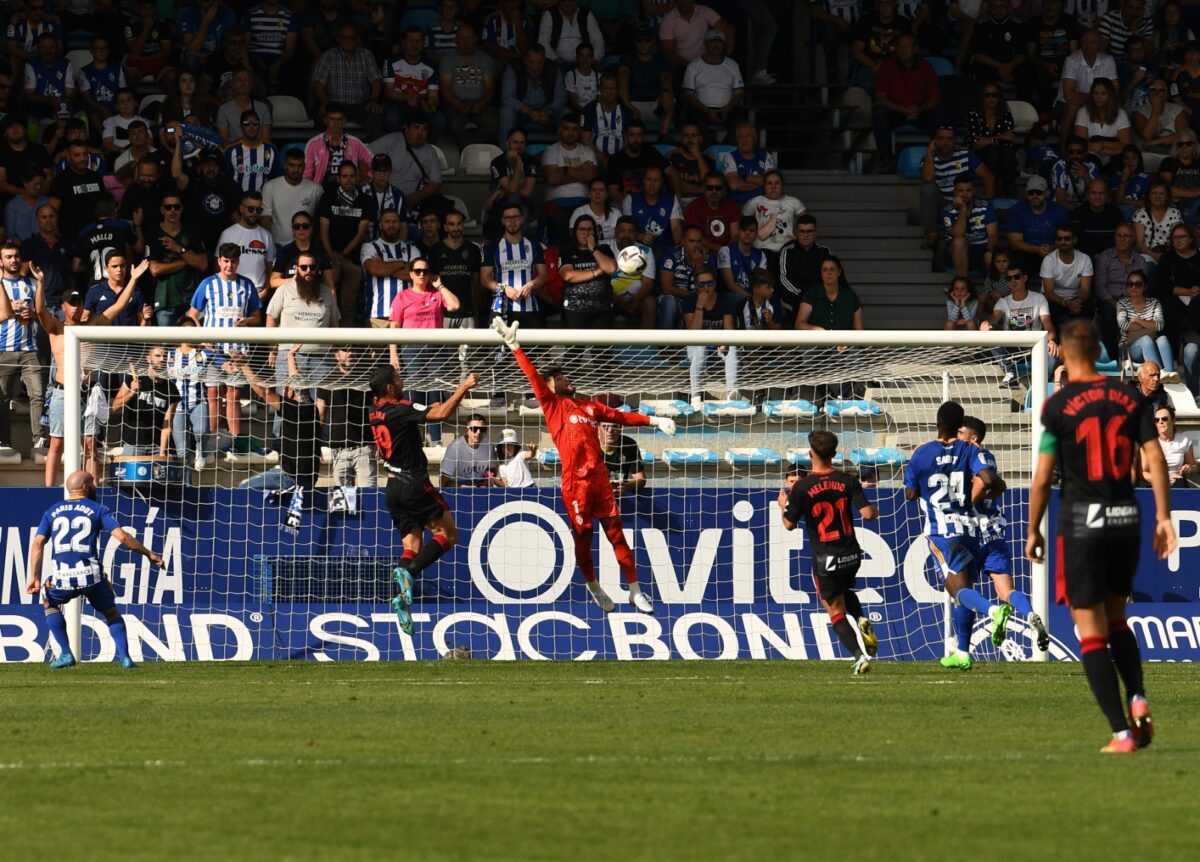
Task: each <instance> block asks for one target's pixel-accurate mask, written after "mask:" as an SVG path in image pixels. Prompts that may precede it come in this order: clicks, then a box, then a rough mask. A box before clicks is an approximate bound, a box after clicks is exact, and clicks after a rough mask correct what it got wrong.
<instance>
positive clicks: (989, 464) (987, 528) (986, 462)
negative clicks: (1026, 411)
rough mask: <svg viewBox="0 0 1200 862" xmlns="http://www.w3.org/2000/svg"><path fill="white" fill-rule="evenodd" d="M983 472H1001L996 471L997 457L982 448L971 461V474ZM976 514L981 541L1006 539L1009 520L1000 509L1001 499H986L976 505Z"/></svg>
mask: <svg viewBox="0 0 1200 862" xmlns="http://www.w3.org/2000/svg"><path fill="white" fill-rule="evenodd" d="M983 470H993V471H995V472H996V473H997V475H998V474H999V472H1000V471H999V470H997V469H996V456H995V455H993V454H992V453H991V451H990V450H988V449H984V448H983V447H980V448H979V450H978V451H977V452H976V453H975V456H974V458H972V460H971V473H972V475H974V474H976V473H980V472H982V471H983ZM975 513H976V514H977V515H978V516H979V538H980V541H982V542H992V541H995V540H997V539H1002V538H1004V530H1005V528H1006V527H1007V526H1008V519H1007V518H1005V517H1004V510H1003V509H1001V508H1000V498H999V497H995V498H992V499H989V498H988V497H984V498H983V499H982V500H980V501H979V502H978V503H976V504H975Z"/></svg>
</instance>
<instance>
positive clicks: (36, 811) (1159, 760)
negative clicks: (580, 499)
mask: <svg viewBox="0 0 1200 862" xmlns="http://www.w3.org/2000/svg"><path fill="white" fill-rule="evenodd" d="M849 670H850V667H849V665H848V664H847V663H844V662H825V663H821V662H783V661H775V662H713V663H683V662H672V663H622V664H617V663H597V664H587V663H549V662H546V663H541V662H537V663H535V662H521V663H511V664H493V663H488V662H482V661H476V662H440V663H428V664H399V663H396V664H336V665H334V664H319V663H293V664H283V663H277V664H229V665H217V664H206V665H196V664H190V665H182V664H176V665H163V664H151V665H145V666H143V667H141V668H139V669H138V670H137V671H135V672H123V671H121V670H119V669H118V668H116V667H115V666H83V667H77V668H74V669H72V670H69V671H64V672H51V671H49V670H48V669H47V668H46V667H44V666H37V665H34V666H29V665H23V666H7V667H5V668H3V669H0V690H2V691H3V697H0V702H2V703H3V708H2V709H0V733H2V734H3V735H2V736H0V739H3V746H2V749H3V750H2V752H0V797H2V798H3V799H4V800H5V803H4V804H3V805H0V836H2V838H0V842H2V846H3V851H2V853H3V858H5V859H6V860H24V859H30V860H48V859H89V860H92V859H110V858H111V859H167V860H179V859H215V860H242V859H355V860H358V859H410V860H414V859H415V860H428V859H489V860H491V859H548V860H559V859H566V860H579V859H614V860H624V859H652V860H663V859H713V858H715V859H756V860H771V859H801V858H803V859H843V858H844V859H847V860H864V859H887V860H903V859H914V860H916V859H919V860H938V859H952V860H976V859H998V858H1003V859H1039V860H1056V859H1089V858H1090V859H1097V860H1099V859H1130V858H1139V859H1188V858H1191V859H1194V858H1198V856H1200V837H1197V836H1198V833H1197V829H1196V822H1195V817H1196V811H1197V810H1198V807H1197V797H1198V796H1200V685H1197V683H1198V682H1200V679H1198V675H1200V674H1198V672H1197V670H1196V668H1195V667H1194V666H1193V665H1186V664H1176V665H1166V664H1160V665H1149V666H1147V685H1148V688H1149V693H1150V696H1151V703H1152V705H1153V707H1154V714H1155V717H1156V720H1157V724H1158V736H1157V737H1156V739H1155V742H1154V745H1153V746H1152V747H1151V748H1150V749H1148V750H1146V751H1142V752H1139V753H1137V754H1135V755H1132V756H1125V757H1107V756H1102V755H1100V754H1099V753H1098V750H1099V748H1100V746H1101V745H1102V744H1103V743H1104V742H1105V741H1106V739H1107V736H1108V732H1107V728H1106V727H1105V724H1104V722H1103V720H1102V718H1101V717H1100V714H1099V712H1098V710H1097V709H1096V707H1095V705H1094V703H1093V701H1092V697H1091V694H1090V693H1089V692H1088V690H1087V687H1086V684H1085V682H1084V679H1083V676H1082V671H1081V668H1080V666H1079V665H1077V664H1058V665H1049V666H1047V665H1031V664H1026V665H1013V664H1004V665H981V666H977V667H976V669H975V670H974V671H973V672H971V673H962V672H949V671H944V670H942V669H941V668H939V667H937V666H936V665H933V664H930V663H925V664H915V663H880V664H879V665H877V667H876V668H875V670H874V671H873V672H872V674H871V675H870V676H869V677H865V678H858V679H856V678H852V677H851V676H850V675H849Z"/></svg>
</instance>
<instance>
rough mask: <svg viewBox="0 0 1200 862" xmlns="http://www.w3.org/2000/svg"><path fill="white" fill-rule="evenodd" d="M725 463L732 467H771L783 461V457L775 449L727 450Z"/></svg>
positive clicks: (746, 448) (742, 448) (744, 448)
mask: <svg viewBox="0 0 1200 862" xmlns="http://www.w3.org/2000/svg"><path fill="white" fill-rule="evenodd" d="M725 461H726V463H727V464H729V466H730V467H770V466H773V465H775V464H779V463H780V462H782V461H783V456H782V455H780V454H779V453H778V452H776V451H775V450H774V449H765V448H762V447H741V448H734V449H726V450H725Z"/></svg>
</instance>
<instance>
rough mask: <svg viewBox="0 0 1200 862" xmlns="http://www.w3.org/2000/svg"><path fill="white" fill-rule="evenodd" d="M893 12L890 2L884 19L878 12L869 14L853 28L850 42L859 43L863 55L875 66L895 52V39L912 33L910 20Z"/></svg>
mask: <svg viewBox="0 0 1200 862" xmlns="http://www.w3.org/2000/svg"><path fill="white" fill-rule="evenodd" d="M885 2H886V0H885ZM895 10H896V3H895V2H892V3H891V10H890V12H889V14H888V16H887V17H886V18H884V17H883V16H882V15H881V14H880V13H879V12H869V13H867V14H866V15H863V16H862V17H861V18H859V19H858V24H856V25H855V27H854V31H853V34H852V42H855V43H857V42H861V43H862V50H863V53H864V54H866V55H867V58H868V59H869V60H871V62H872V63H874V64H875V65H878V64H879V63H882V62H883V61H884V60H886V59H887V58H888V57H890V56H892V54H893V53H894V52H895V50H896V40H897V39H899V38H900V37H901V36H902V35H903V34H905V33H911V32H913V22H912V19H911V18H907V17H905V16H904V15H900V14H899V13H897V12H896V11H895Z"/></svg>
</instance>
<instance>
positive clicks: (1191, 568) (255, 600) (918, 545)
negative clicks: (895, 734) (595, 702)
mask: <svg viewBox="0 0 1200 862" xmlns="http://www.w3.org/2000/svg"><path fill="white" fill-rule="evenodd" d="M100 493H101V499H102V500H103V501H104V502H106V503H107V504H108V505H109V506H110V507H112V508H113V509H114V511H116V512H117V513H118V520H120V521H121V523H122V524H123V525H125V526H126V528H127V529H130V530H131V531H132V532H134V533H135V534H136V535H137V536H138V538H140V539H141V540H142V541H143V542H145V543H146V544H147V545H149V546H150V547H151V548H153V549H154V550H157V551H159V552H160V553H162V554H163V556H164V557H165V558H166V561H167V562H166V566H165V568H164V569H163V570H162V571H161V572H159V571H154V570H151V568H150V567H149V565H148V563H145V562H144V561H143V560H141V558H135V557H132V556H131V555H130V554H129V553H128V552H127V551H125V549H123V548H121V547H120V546H119V545H118V544H117V543H116V542H115V541H113V542H110V543H109V544H108V546H107V547H106V548H105V549H104V559H105V564H106V570H107V571H108V572H109V573H110V576H111V577H112V580H113V583H114V587H115V589H116V592H117V595H118V600H119V602H120V605H121V608H122V611H123V612H124V613H125V615H126V619H127V621H128V622H129V627H130V636H131V642H132V648H133V654H134V657H135V658H137V659H139V660H153V659H164V660H180V661H181V660H187V661H192V660H247V659H284V658H293V659H313V660H318V661H330V660H414V659H432V658H437V657H439V656H441V655H442V654H444V653H446V652H447V651H448V650H449V649H451V648H452V647H455V646H465V647H468V648H469V649H470V650H471V652H472V654H473V656H474V657H476V658H497V659H542V658H562V659H577V660H590V659H667V658H683V659H697V658H702V659H718V658H725V659H729V658H759V659H762V658H789V659H840V658H845V657H846V656H845V654H844V652H843V651H842V649H841V647H840V646H839V645H838V644H837V643H836V638H835V637H833V635H832V631H831V630H830V628H829V625H828V618H827V617H826V615H825V614H824V613H823V612H822V611H821V608H820V605H819V603H818V601H817V598H816V595H815V593H814V591H813V588H812V582H811V579H810V578H808V577H807V575H805V576H803V577H802V576H800V575H799V574H797V572H806V573H807V572H809V571H811V566H810V563H809V562H808V559H807V554H806V551H805V548H804V541H803V536H802V531H799V530H798V531H795V532H793V533H787V532H785V531H784V530H783V528H782V527H781V526H780V525H779V523H778V522H779V518H778V508H777V506H776V505H775V499H774V492H773V491H765V490H763V489H757V488H745V489H738V488H735V487H734V488H723V489H722V491H721V492H720V493H719V494H697V493H695V492H687V491H680V490H653V491H647V492H645V493H643V494H641V495H639V496H637V497H636V498H625V499H624V501H623V503H622V508H623V510H624V511H625V513H626V518H625V522H626V527H627V532H628V534H629V536H630V539H631V544H632V545H633V546H634V549H635V555H636V557H637V561H638V566H639V572H640V573H641V578H642V581H643V583H649V585H650V586H649V589H650V592H651V595H652V596H653V597H654V599H655V602H656V605H657V610H658V613H657V616H655V617H653V618H650V617H645V616H642V615H640V614H636V613H634V612H632V609H630V610H629V611H628V612H623V611H621V610H618V611H617V612H614V613H613V614H611V615H609V616H608V617H607V618H605V617H604V615H603V614H602V613H601V612H600V611H599V609H598V608H596V607H595V606H594V605H592V603H591V602H590V601H588V600H587V598H586V596H585V593H584V590H583V587H582V583H581V581H580V579H579V577H578V575H577V574H576V573H575V565H574V559H573V555H572V551H571V545H570V539H569V532H568V527H567V523H566V520H565V518H564V516H563V514H562V512H561V503H560V500H559V496H558V494H557V493H556V492H554V491H552V490H550V489H529V490H528V491H526V492H521V491H511V490H510V491H502V490H494V491H489V490H483V489H480V490H470V491H458V492H453V491H450V492H447V494H446V496H447V499H448V501H449V503H450V505H451V508H452V509H453V510H454V511H455V513H456V520H457V521H458V523H459V524H460V536H459V540H460V541H459V545H458V546H457V547H456V548H454V549H453V551H452V552H451V553H450V554H449V555H448V556H447V557H445V558H443V559H442V560H441V561H440V562H439V563H437V564H436V565H435V567H434V568H433V569H432V570H431V577H430V578H429V579H427V580H425V581H424V582H423V587H424V589H425V590H426V592H425V595H424V596H423V598H422V600H421V601H419V602H418V604H417V605H416V606H415V607H414V611H415V613H414V618H415V620H416V622H417V632H416V634H415V635H413V636H412V637H411V638H410V637H408V636H405V635H403V634H401V633H400V631H399V630H398V628H397V626H396V622H395V617H394V616H393V614H392V613H391V611H390V608H389V606H388V604H387V601H388V598H389V596H390V590H389V581H388V570H389V568H390V566H391V561H392V560H393V559H394V558H395V556H396V555H397V553H398V550H399V547H398V542H397V541H396V538H397V537H396V535H395V533H394V531H393V530H392V527H391V524H390V522H389V520H388V517H387V514H386V508H385V506H384V501H383V499H382V492H381V491H379V490H376V489H360V490H359V492H358V494H357V500H356V501H354V502H355V504H356V509H357V511H356V512H353V513H338V512H334V513H331V512H329V511H328V509H329V505H328V504H329V497H328V495H327V494H326V493H324V492H322V491H318V492H317V493H316V494H315V496H314V497H313V499H311V500H310V501H309V506H308V508H307V511H306V514H305V519H304V522H303V523H302V525H301V526H300V529H299V530H298V531H296V532H294V533H293V532H292V531H289V530H287V529H285V517H286V514H287V509H288V502H289V499H290V497H289V495H284V496H282V497H277V496H271V495H264V494H262V493H260V492H252V491H244V490H231V489H215V488H176V489H172V490H171V492H170V495H167V496H162V495H161V494H162V492H161V491H160V492H157V494H151V495H150V496H142V495H140V494H135V493H133V492H131V491H128V490H119V489H105V490H103V491H101V492H100ZM1139 493H1141V494H1142V498H1141V502H1142V504H1143V508H1146V507H1149V506H1151V505H1152V500H1151V499H1150V495H1149V493H1148V492H1139ZM59 498H60V492H57V491H54V490H48V489H19V490H18V489H0V559H2V560H3V580H2V581H0V661H3V662H17V661H43V660H44V659H45V657H46V650H45V644H46V643H47V632H46V629H45V626H44V623H43V621H42V613H41V610H40V608H39V607H38V606H37V604H36V603H35V599H34V597H33V596H29V595H27V594H26V593H25V592H24V584H25V577H26V568H27V560H28V557H29V549H30V544H31V541H32V537H33V535H34V532H35V530H36V527H37V522H38V518H39V515H40V513H41V512H42V511H43V510H44V509H45V508H46V507H47V506H49V505H50V504H51V503H52V502H53V501H54V500H57V499H59ZM877 501H878V504H879V506H880V509H881V512H882V514H881V517H880V519H879V520H878V521H876V522H873V523H871V524H870V525H869V526H868V527H866V528H860V530H859V535H860V541H861V542H862V544H863V546H864V550H865V551H866V554H867V560H866V561H865V562H864V565H863V568H862V570H861V572H860V579H859V585H860V595H861V597H862V599H863V602H864V604H865V605H866V607H867V610H868V612H869V613H870V615H871V617H872V620H873V621H874V624H875V628H876V631H877V632H878V633H879V635H880V657H881V658H885V659H886V658H908V659H933V658H936V657H938V656H940V655H941V640H940V637H941V619H942V594H941V592H940V591H939V590H936V589H934V587H933V584H934V583H936V578H935V575H934V572H933V567H932V564H931V562H930V560H929V558H928V552H927V550H926V546H925V542H923V541H920V539H919V535H918V533H919V523H918V521H917V518H916V517H915V515H916V509H915V506H912V505H906V504H905V503H904V502H903V498H902V495H901V492H900V491H898V490H880V491H879V492H878V495H877ZM1011 503H1012V504H1013V505H1015V506H1020V507H1024V506H1025V505H1026V492H1024V491H1017V492H1014V494H1013V496H1012V498H1011ZM1174 504H1175V519H1176V527H1177V530H1178V531H1179V533H1180V549H1179V550H1178V551H1177V552H1176V553H1175V554H1173V555H1172V556H1171V557H1170V558H1169V559H1168V560H1166V561H1161V562H1160V561H1157V560H1152V559H1150V556H1149V554H1148V553H1145V552H1144V553H1143V555H1142V563H1141V567H1140V569H1139V572H1138V578H1137V582H1136V589H1137V593H1136V595H1135V604H1133V605H1131V607H1130V614H1129V616H1130V620H1131V627H1132V628H1133V630H1134V632H1135V634H1136V635H1137V637H1138V639H1139V641H1140V642H1141V644H1142V648H1143V650H1144V654H1145V656H1146V658H1148V659H1149V660H1197V659H1200V592H1198V589H1197V585H1196V584H1197V582H1196V579H1195V573H1196V572H1197V571H1200V491H1176V492H1175V495H1174ZM1051 515H1052V517H1053V511H1052V513H1051ZM1149 526H1150V525H1149V524H1146V525H1144V533H1145V537H1144V539H1143V548H1144V549H1148V548H1149ZM1012 549H1013V552H1014V559H1016V560H1017V561H1018V562H1017V571H1018V574H1019V575H1021V574H1024V575H1026V576H1027V575H1028V567H1027V565H1026V564H1025V563H1024V561H1023V560H1022V559H1021V558H1020V547H1019V543H1018V542H1017V541H1016V540H1015V539H1014V540H1013V548H1012ZM597 552H598V553H599V555H600V556H599V560H600V567H599V571H600V576H601V581H602V583H603V584H604V585H605V587H606V589H608V590H609V592H610V594H612V595H614V596H616V595H618V593H619V592H620V591H619V583H620V577H619V572H618V569H617V566H616V563H615V560H614V559H613V556H612V553H611V551H610V550H609V548H608V545H607V543H605V542H603V541H602V540H601V541H598V547H597ZM135 560H136V562H135ZM1051 565H1053V560H1051ZM1051 571H1053V569H1051ZM618 607H619V608H620V607H621V606H620V605H619V606H618ZM1051 631H1052V633H1054V634H1055V635H1056V637H1055V640H1054V643H1053V645H1052V648H1051V655H1052V658H1056V659H1062V660H1071V659H1074V658H1076V652H1077V642H1076V639H1075V637H1074V634H1073V630H1072V627H1071V624H1070V620H1069V617H1068V616H1067V614H1066V612H1065V610H1064V609H1063V608H1061V607H1055V608H1054V609H1053V610H1052V612H1051ZM977 634H978V635H979V637H978V638H977V641H979V642H980V643H983V642H984V640H985V638H984V634H985V633H984V631H983V627H982V624H980V628H979V630H978V632H977ZM1019 634H1023V633H1019ZM1017 640H1018V642H1019V641H1020V638H1017ZM84 655H85V657H86V658H87V659H89V660H106V659H111V658H112V643H111V641H110V640H109V638H108V633H107V628H106V627H105V626H104V624H103V622H102V621H101V620H99V619H98V618H97V617H95V616H94V615H93V614H92V613H91V611H90V610H88V611H85V613H84ZM1004 657H1006V658H1017V657H1019V656H1016V655H1012V654H1010V655H1006V656H1004Z"/></svg>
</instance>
